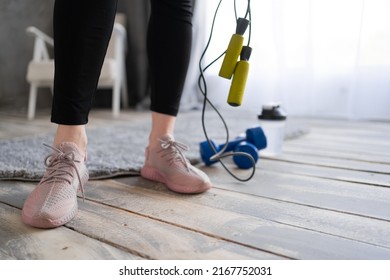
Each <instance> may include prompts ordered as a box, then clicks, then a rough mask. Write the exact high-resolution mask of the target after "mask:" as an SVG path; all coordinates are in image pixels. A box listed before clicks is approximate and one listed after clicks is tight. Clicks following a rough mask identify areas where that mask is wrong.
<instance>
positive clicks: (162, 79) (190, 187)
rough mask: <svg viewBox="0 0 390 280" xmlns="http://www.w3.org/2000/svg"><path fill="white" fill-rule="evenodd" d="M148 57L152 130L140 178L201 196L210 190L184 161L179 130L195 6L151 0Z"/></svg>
mask: <svg viewBox="0 0 390 280" xmlns="http://www.w3.org/2000/svg"><path fill="white" fill-rule="evenodd" d="M151 4H152V5H151V7H152V9H151V17H150V22H149V31H148V44H147V46H148V57H149V64H150V70H151V87H152V93H151V110H152V129H151V132H150V135H149V145H148V147H147V149H146V160H145V165H144V167H143V168H142V170H141V175H142V176H143V177H145V178H147V179H151V180H155V181H159V182H162V183H164V184H166V185H167V187H168V188H169V189H171V190H173V191H176V192H182V193H199V192H203V191H205V190H207V189H209V188H210V187H211V183H210V181H209V178H208V177H207V175H206V174H204V173H203V172H202V171H200V170H198V169H196V168H195V167H193V166H192V165H191V164H190V163H189V162H188V161H187V160H186V159H185V158H184V155H183V151H182V149H183V148H184V145H182V144H181V143H177V142H175V141H174V137H173V134H174V127H175V122H176V116H177V113H178V111H179V106H180V99H181V95H182V90H183V86H184V82H185V78H186V74H187V68H188V64H189V60H190V55H191V44H192V0H151Z"/></svg>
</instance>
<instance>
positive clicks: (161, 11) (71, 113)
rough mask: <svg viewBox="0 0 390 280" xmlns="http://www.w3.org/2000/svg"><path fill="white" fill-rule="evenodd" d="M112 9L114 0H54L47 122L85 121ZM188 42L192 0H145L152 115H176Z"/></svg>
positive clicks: (98, 74)
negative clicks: (148, 10) (51, 80)
mask: <svg viewBox="0 0 390 280" xmlns="http://www.w3.org/2000/svg"><path fill="white" fill-rule="evenodd" d="M116 7H117V0H56V2H55V6H54V20H53V22H54V44H55V48H54V58H55V75H54V96H53V105H52V114H51V121H52V122H54V123H57V124H65V125H80V124H86V123H87V122H88V114H89V111H90V109H91V106H92V100H93V97H94V94H95V92H96V88H97V84H98V80H99V76H100V71H101V67H102V64H103V61H104V57H105V54H106V50H107V47H108V43H109V40H110V37H111V32H112V28H113V23H114V19H115V13H116ZM191 43H192V0H151V16H150V20H149V27H148V38H147V52H148V58H149V65H150V76H151V77H150V80H151V89H152V92H151V110H152V111H154V112H158V113H163V114H167V115H171V116H176V115H177V113H178V110H179V105H180V98H181V94H182V90H183V86H184V81H185V78H186V73H187V68H188V63H189V59H190V54H191Z"/></svg>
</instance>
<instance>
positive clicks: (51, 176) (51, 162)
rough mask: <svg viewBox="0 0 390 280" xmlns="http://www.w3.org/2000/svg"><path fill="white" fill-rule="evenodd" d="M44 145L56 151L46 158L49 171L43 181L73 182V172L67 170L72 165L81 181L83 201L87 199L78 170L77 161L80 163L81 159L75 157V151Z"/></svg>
mask: <svg viewBox="0 0 390 280" xmlns="http://www.w3.org/2000/svg"><path fill="white" fill-rule="evenodd" d="M43 145H44V146H46V147H48V148H50V149H52V150H54V151H55V152H56V153H53V154H51V155H48V156H47V157H46V158H45V166H46V170H47V171H48V172H47V173H46V174H45V176H44V177H43V179H42V183H44V182H54V181H58V180H64V181H66V182H68V184H72V181H73V174H72V172H69V171H67V170H66V168H63V167H67V166H71V167H73V168H74V170H75V171H76V175H77V179H78V180H79V183H80V189H81V194H82V196H83V201H85V195H84V187H83V184H82V181H81V177H80V173H79V171H78V170H77V166H76V163H80V161H79V160H76V159H75V155H74V153H73V152H67V153H64V152H63V151H61V150H60V149H57V148H55V147H52V146H49V145H47V144H43Z"/></svg>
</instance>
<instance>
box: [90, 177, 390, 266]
mask: <svg viewBox="0 0 390 280" xmlns="http://www.w3.org/2000/svg"><path fill="white" fill-rule="evenodd" d="M91 188H92V187H91ZM209 195H215V194H214V193H212V191H211V192H210V194H209ZM182 197H183V196H182V195H177V194H167V193H165V192H155V191H146V190H140V189H139V188H134V187H131V186H123V185H118V184H115V183H113V181H110V180H108V181H104V182H100V181H99V182H94V184H93V190H92V191H91V192H89V194H88V198H89V199H92V200H94V201H97V202H101V203H104V204H106V205H111V206H115V207H120V208H122V209H127V210H128V211H131V212H136V213H140V214H142V215H146V216H148V217H153V218H154V219H158V220H163V221H165V222H167V223H173V224H177V225H181V226H184V227H186V228H191V229H193V230H196V231H200V232H204V233H205V234H210V235H213V236H219V237H220V238H223V239H226V240H231V241H234V242H238V243H240V244H247V245H248V246H252V247H256V248H259V249H261V250H265V251H271V252H274V253H275V254H278V255H285V256H288V257H291V258H298V259H312V258H321V259H332V258H342V259H348V258H355V259H358V258H362V259H366V258H372V259H381V258H390V249H389V248H385V247H381V246H375V245H371V244H367V243H363V242H359V241H355V240H350V239H347V238H344V237H338V236H334V235H329V234H324V233H321V232H315V231H313V230H308V229H304V228H298V227H296V226H290V225H286V224H282V223H279V222H274V221H271V220H267V219H263V218H258V217H254V216H252V215H244V214H240V213H237V212H233V211H231V210H226V209H218V208H215V207H213V206H212V205H208V206H205V205H200V204H197V203H193V202H192V201H191V199H185V200H183V199H182ZM194 213H195V215H194ZM323 244H327V246H326V247H323Z"/></svg>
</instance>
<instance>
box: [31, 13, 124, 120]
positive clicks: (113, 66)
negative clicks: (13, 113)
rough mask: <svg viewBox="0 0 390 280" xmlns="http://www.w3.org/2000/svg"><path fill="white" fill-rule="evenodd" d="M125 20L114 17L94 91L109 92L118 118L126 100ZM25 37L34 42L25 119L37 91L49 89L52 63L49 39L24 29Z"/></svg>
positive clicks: (113, 111)
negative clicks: (104, 90)
mask: <svg viewBox="0 0 390 280" xmlns="http://www.w3.org/2000/svg"><path fill="white" fill-rule="evenodd" d="M124 26H125V16H124V15H123V14H117V15H116V18H115V24H114V29H113V34H112V36H111V40H110V42H109V46H108V49H107V54H106V57H105V59H104V63H103V66H102V70H101V74H100V78H99V83H98V88H112V114H113V116H114V117H117V116H118V115H119V111H120V102H121V97H122V102H123V107H124V108H126V107H127V104H128V102H127V101H128V100H127V77H126V66H125V65H126V64H125V58H126V51H127V43H126V42H127V41H126V29H125V28H124ZM26 31H27V34H30V35H33V36H34V38H35V42H34V52H33V58H32V60H31V61H30V62H29V64H28V67H27V76H26V79H27V81H28V82H29V83H30V93H29V100H28V112H27V118H28V119H29V120H32V119H34V117H35V108H36V103H37V93H38V88H39V87H50V88H53V81H54V60H53V59H52V58H50V57H49V52H48V49H47V46H51V47H53V46H54V42H53V39H52V38H51V37H49V36H48V35H46V34H45V33H43V32H42V31H40V30H39V29H38V28H36V27H33V26H30V27H27V30H26Z"/></svg>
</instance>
